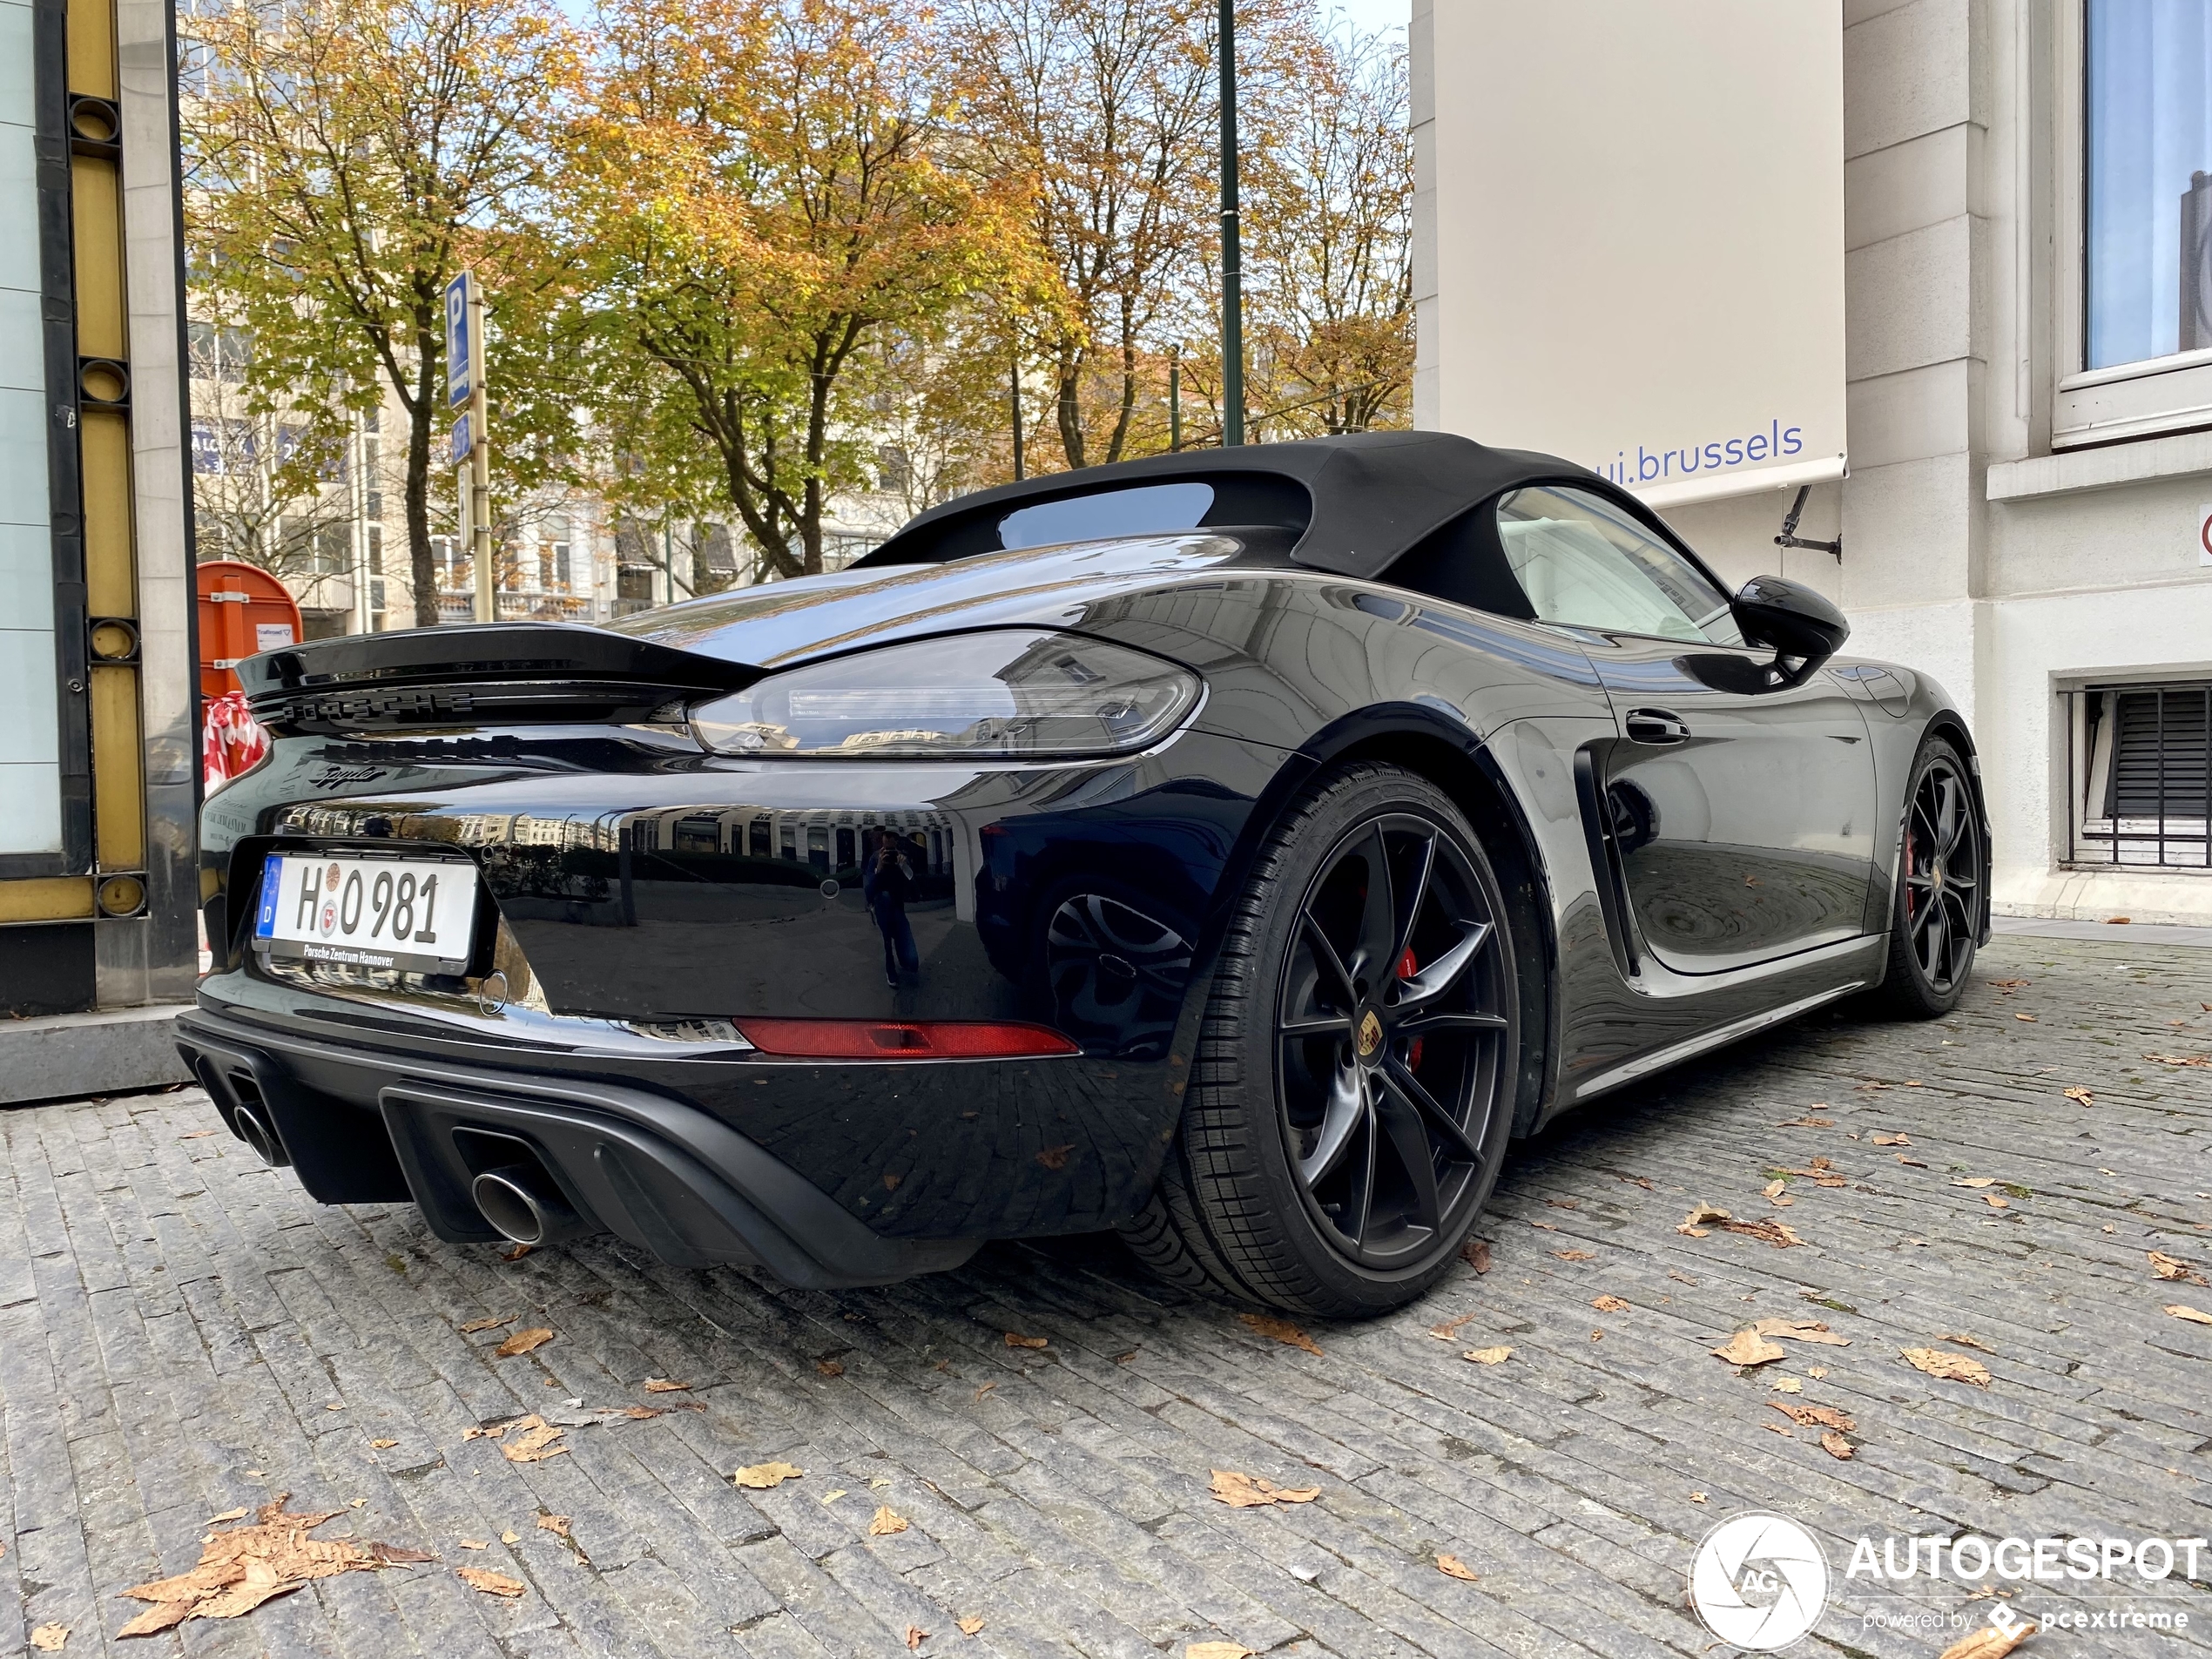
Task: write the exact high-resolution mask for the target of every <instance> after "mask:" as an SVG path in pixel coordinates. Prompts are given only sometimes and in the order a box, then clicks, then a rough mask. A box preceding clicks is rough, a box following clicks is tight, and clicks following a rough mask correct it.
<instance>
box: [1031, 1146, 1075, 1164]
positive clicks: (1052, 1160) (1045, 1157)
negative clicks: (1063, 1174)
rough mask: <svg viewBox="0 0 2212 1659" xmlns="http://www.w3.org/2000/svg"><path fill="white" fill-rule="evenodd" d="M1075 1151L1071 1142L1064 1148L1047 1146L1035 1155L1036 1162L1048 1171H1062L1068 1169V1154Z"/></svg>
mask: <svg viewBox="0 0 2212 1659" xmlns="http://www.w3.org/2000/svg"><path fill="white" fill-rule="evenodd" d="M1074 1150H1076V1143H1074V1142H1073V1141H1070V1142H1069V1143H1068V1144H1067V1145H1065V1146H1048V1147H1046V1148H1044V1149H1043V1150H1042V1151H1040V1152H1039V1153H1038V1154H1037V1162H1038V1163H1042V1164H1043V1165H1044V1167H1045V1168H1046V1169H1048V1170H1064V1169H1066V1168H1067V1167H1068V1154H1069V1153H1070V1152H1072V1151H1074Z"/></svg>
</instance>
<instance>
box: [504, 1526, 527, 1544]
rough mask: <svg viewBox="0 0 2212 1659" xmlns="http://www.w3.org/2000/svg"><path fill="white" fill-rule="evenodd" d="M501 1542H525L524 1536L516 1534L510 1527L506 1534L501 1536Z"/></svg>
mask: <svg viewBox="0 0 2212 1659" xmlns="http://www.w3.org/2000/svg"><path fill="white" fill-rule="evenodd" d="M499 1541H500V1542H501V1543H502V1544H519V1543H521V1542H522V1541H523V1534H520V1533H518V1532H516V1530H515V1529H514V1528H513V1527H509V1528H508V1529H507V1530H506V1531H505V1532H503V1533H502V1534H499Z"/></svg>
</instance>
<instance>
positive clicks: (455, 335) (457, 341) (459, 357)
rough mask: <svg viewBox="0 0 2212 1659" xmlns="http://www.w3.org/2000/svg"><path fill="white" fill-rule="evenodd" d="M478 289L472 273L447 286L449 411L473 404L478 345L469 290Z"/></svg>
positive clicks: (447, 391)
mask: <svg viewBox="0 0 2212 1659" xmlns="http://www.w3.org/2000/svg"><path fill="white" fill-rule="evenodd" d="M473 287H475V274H474V273H472V272H468V271H463V272H462V273H461V274H460V275H459V276H457V277H455V278H454V280H452V281H450V282H448V283H447V284H446V407H447V408H458V407H460V406H461V405H462V404H463V403H466V402H467V401H469V389H470V388H469V376H470V375H471V374H472V373H473V372H474V370H475V351H474V350H473V349H472V347H474V345H475V341H471V340H470V339H469V290H470V289H471V288H473Z"/></svg>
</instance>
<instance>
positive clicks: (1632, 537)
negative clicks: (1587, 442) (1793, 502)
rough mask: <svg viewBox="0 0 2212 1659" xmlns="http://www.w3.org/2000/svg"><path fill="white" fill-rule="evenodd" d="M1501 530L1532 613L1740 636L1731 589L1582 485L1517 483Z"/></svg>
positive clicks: (1680, 633)
mask: <svg viewBox="0 0 2212 1659" xmlns="http://www.w3.org/2000/svg"><path fill="white" fill-rule="evenodd" d="M1498 539H1499V542H1500V543H1501V544H1502V546H1503V547H1504V549H1505V556H1506V563H1507V566H1508V567H1509V568H1510V569H1511V570H1512V571H1513V574H1514V579H1515V580H1516V581H1517V582H1519V583H1520V584H1521V591H1522V592H1523V593H1525V594H1526V595H1527V600H1528V605H1529V610H1530V612H1531V614H1533V615H1534V617H1535V618H1536V619H1537V620H1538V621H1540V622H1549V623H1557V624H1561V625H1562V626H1565V627H1569V628H1589V629H1594V630H1596V631H1599V632H1602V633H1616V634H1644V635H1650V636H1653V637H1657V638H1661V639H1681V640H1688V641H1694V642H1701V643H1704V644H1716V645H1741V644H1743V635H1742V634H1741V633H1739V632H1738V631H1737V627H1736V621H1735V617H1734V616H1733V614H1732V613H1731V612H1730V610H1729V603H1728V596H1727V595H1726V594H1724V593H1723V592H1722V591H1721V590H1720V589H1718V588H1717V587H1716V586H1715V585H1714V584H1713V583H1712V582H1711V581H1710V579H1709V578H1708V577H1706V576H1705V574H1704V572H1703V571H1702V570H1698V569H1697V567H1696V565H1694V564H1692V563H1690V562H1689V560H1688V559H1686V558H1684V557H1683V556H1682V555H1681V554H1680V553H1678V552H1676V550H1674V549H1673V548H1671V547H1669V546H1668V545H1667V544H1666V543H1663V542H1662V541H1661V540H1659V539H1658V537H1657V536H1654V535H1653V534H1652V533H1651V532H1650V531H1649V529H1645V528H1644V527H1643V525H1642V524H1641V523H1638V522H1637V521H1636V519H1635V517H1634V516H1632V515H1630V514H1629V512H1628V510H1627V509H1624V508H1621V507H1616V506H1615V505H1614V504H1613V503H1612V502H1608V501H1605V500H1602V498H1600V497H1598V496H1592V495H1590V494H1588V492H1586V491H1583V490H1580V489H1565V488H1540V489H1516V490H1514V491H1513V492H1512V493H1511V494H1509V495H1507V496H1504V497H1503V498H1501V500H1500V501H1499V502H1498Z"/></svg>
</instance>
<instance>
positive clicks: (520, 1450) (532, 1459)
mask: <svg viewBox="0 0 2212 1659" xmlns="http://www.w3.org/2000/svg"><path fill="white" fill-rule="evenodd" d="M510 1426H512V1427H515V1428H519V1429H521V1430H522V1431H523V1432H522V1433H520V1434H518V1435H516V1437H515V1438H514V1439H513V1440H502V1441H501V1442H500V1444H499V1450H500V1454H501V1455H502V1456H503V1457H504V1458H505V1459H506V1460H508V1461H509V1463H543V1462H544V1461H545V1460H546V1459H548V1458H555V1457H558V1456H560V1455H561V1453H563V1452H565V1451H567V1450H568V1449H569V1448H568V1447H565V1446H563V1445H561V1444H559V1441H560V1439H561V1436H562V1435H563V1434H565V1433H568V1430H567V1429H566V1428H565V1427H564V1426H562V1425H561V1424H558V1423H549V1422H547V1421H546V1420H544V1419H543V1417H540V1416H539V1415H538V1414H537V1413H536V1412H532V1413H530V1414H529V1416H528V1417H525V1418H523V1420H521V1421H520V1422H518V1423H515V1424H512V1425H510Z"/></svg>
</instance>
